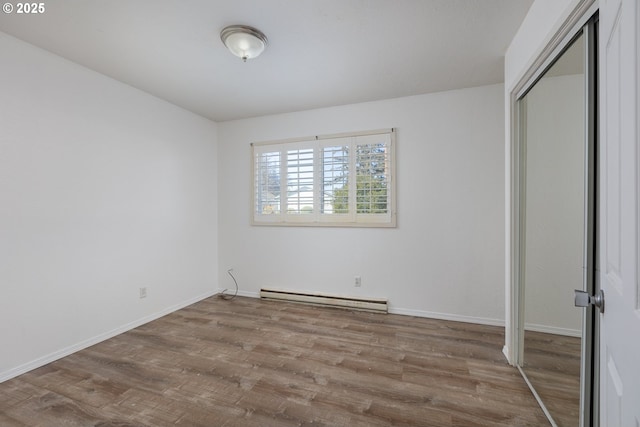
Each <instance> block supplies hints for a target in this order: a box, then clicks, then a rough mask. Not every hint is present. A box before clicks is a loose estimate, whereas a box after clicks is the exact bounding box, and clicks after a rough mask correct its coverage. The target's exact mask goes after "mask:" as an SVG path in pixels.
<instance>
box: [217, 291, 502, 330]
mask: <svg viewBox="0 0 640 427" xmlns="http://www.w3.org/2000/svg"><path fill="white" fill-rule="evenodd" d="M227 292H228V291H227ZM232 295H233V294H232ZM238 295H239V296H241V297H249V298H260V292H248V291H238ZM389 313H390V314H401V315H404V316H415V317H426V318H429V319H439V320H451V321H454V322H466V323H476V324H479V325H489V326H502V327H504V319H490V318H486V317H473V316H462V315H458V314H447V313H437V312H433V311H423V310H413V309H409V308H399V307H392V306H389Z"/></svg>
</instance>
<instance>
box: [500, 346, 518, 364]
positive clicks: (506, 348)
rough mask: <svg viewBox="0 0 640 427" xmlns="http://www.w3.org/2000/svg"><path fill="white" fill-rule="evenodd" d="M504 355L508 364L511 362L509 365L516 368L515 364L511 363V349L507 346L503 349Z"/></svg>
mask: <svg viewBox="0 0 640 427" xmlns="http://www.w3.org/2000/svg"><path fill="white" fill-rule="evenodd" d="M502 354H504V357H506V358H507V362H509V365H511V366H515V364H514V363H511V352H510V351H509V347H507V346H506V345H505V346H504V347H502Z"/></svg>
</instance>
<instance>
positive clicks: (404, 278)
mask: <svg viewBox="0 0 640 427" xmlns="http://www.w3.org/2000/svg"><path fill="white" fill-rule="evenodd" d="M502 96H503V86H502V85H493V86H485V87H479V88H473V89H465V90H458V91H451V92H442V93H435V94H429V95H421V96H413V97H407V98H399V99H392V100H386V101H380V102H372V103H364V104H356V105H347V106H342V107H334V108H326V109H319V110H313V111H305V112H298V113H293V114H284V115H275V116H268V117H260V118H254V119H247V120H239V121H231V122H224V123H220V124H219V125H218V129H219V133H218V142H219V158H218V159H219V163H218V169H219V172H220V180H219V189H218V191H219V207H220V208H219V233H220V238H219V254H220V258H219V265H220V273H219V282H220V283H221V286H222V287H228V288H230V290H233V288H234V285H233V282H232V280H231V278H230V277H229V276H227V275H226V270H227V269H228V268H231V267H233V268H234V274H235V276H236V277H237V279H238V281H239V284H240V289H241V293H242V294H244V295H251V296H256V295H257V293H258V291H259V289H260V288H261V287H263V286H273V287H279V288H285V289H291V290H298V291H320V292H327V293H332V294H341V295H356V296H372V297H387V298H389V301H390V306H391V309H392V311H393V312H396V313H404V314H415V315H422V316H434V317H442V318H453V319H459V320H471V321H478V322H485V323H492V324H503V318H504V306H503V301H504V286H503V280H502V276H503V268H502V266H503V259H504V243H503V242H504V213H503V208H502V206H503V205H504V194H503V191H502V188H503V185H504V181H503V177H504V174H503V171H502V167H503V163H502V150H503V141H504V134H503V129H504V128H503V108H504V106H503V103H502ZM390 127H395V128H397V129H398V133H397V185H398V198H397V200H398V227H397V228H395V229H371V228H303V227H291V228H284V227H265V226H251V225H250V217H249V214H250V200H249V195H250V191H251V183H250V169H249V168H250V148H249V144H250V143H251V142H254V141H264V140H276V139H284V138H292V137H302V136H310V135H322V134H331V133H339V132H347V131H360V130H368V129H379V128H390ZM356 275H357V276H362V287H360V288H356V287H354V276H356Z"/></svg>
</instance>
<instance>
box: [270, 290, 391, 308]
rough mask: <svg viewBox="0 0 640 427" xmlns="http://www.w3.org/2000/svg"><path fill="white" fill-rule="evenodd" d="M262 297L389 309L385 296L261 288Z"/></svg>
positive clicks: (328, 304) (315, 303) (328, 305)
mask: <svg viewBox="0 0 640 427" xmlns="http://www.w3.org/2000/svg"><path fill="white" fill-rule="evenodd" d="M260 298H264V299H269V300H280V301H289V302H299V303H304V304H313V305H322V306H325V307H338V308H348V309H351V310H363V311H372V312H376V313H387V311H388V302H387V300H386V299H383V298H357V297H345V296H337V295H329V294H323V293H303V292H293V291H284V290H279V289H268V288H262V289H260Z"/></svg>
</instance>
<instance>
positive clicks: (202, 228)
mask: <svg viewBox="0 0 640 427" xmlns="http://www.w3.org/2000/svg"><path fill="white" fill-rule="evenodd" d="M0 52H2V55H0V293H1V296H0V348H1V349H2V350H0V381H2V380H3V379H7V378H10V377H12V376H15V375H18V374H20V373H22V372H24V371H26V370H29V369H31V368H34V367H36V366H39V365H41V364H44V363H46V362H48V361H50V360H53V359H55V358H57V357H60V356H63V355H65V354H67V353H69V352H72V351H74V350H77V349H79V348H82V347H83V346H86V345H89V344H92V343H94V342H96V341H99V340H101V339H104V338H107V337H109V336H111V335H113V334H115V333H117V332H121V331H123V330H126V329H128V328H130V327H132V326H135V325H138V324H140V323H143V322H144V321H148V320H151V319H153V318H155V317H157V316H159V315H161V314H163V313H166V312H169V311H171V310H173V309H176V308H179V307H181V306H183V305H185V304H187V303H189V302H192V301H195V300H198V299H200V298H202V297H204V296H206V295H210V294H212V293H214V292H215V291H216V290H217V288H218V284H217V256H218V254H217V244H216V242H217V193H216V192H217V181H216V180H217V170H216V155H217V147H216V145H217V143H216V138H217V128H216V124H215V123H213V122H210V121H208V120H205V119H203V118H201V117H199V116H196V115H194V114H192V113H189V112H186V111H184V110H182V109H180V108H178V107H175V106H173V105H170V104H168V103H166V102H164V101H161V100H159V99H157V98H154V97H152V96H150V95H147V94H145V93H143V92H140V91H138V90H136V89H133V88H131V87H129V86H126V85H124V84H122V83H119V82H116V81H114V80H112V79H109V78H107V77H105V76H103V75H100V74H97V73H95V72H93V71H90V70H88V69H85V68H82V67H81V66H79V65H76V64H74V63H71V62H68V61H66V60H64V59H62V58H60V57H58V56H55V55H52V54H50V53H47V52H45V51H43V50H40V49H38V48H35V47H33V46H31V45H28V44H26V43H23V42H21V41H18V40H16V39H14V38H12V37H10V36H8V35H6V34H4V33H0ZM140 287H147V289H148V297H147V298H146V299H139V297H138V296H139V290H138V289H139V288H140Z"/></svg>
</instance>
